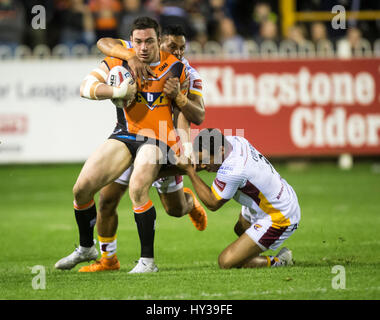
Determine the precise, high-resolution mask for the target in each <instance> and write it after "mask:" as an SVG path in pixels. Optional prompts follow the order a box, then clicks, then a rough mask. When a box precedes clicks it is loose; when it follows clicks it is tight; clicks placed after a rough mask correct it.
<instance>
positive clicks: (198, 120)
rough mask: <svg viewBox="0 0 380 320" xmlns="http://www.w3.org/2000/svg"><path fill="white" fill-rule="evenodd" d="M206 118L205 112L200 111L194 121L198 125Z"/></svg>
mask: <svg viewBox="0 0 380 320" xmlns="http://www.w3.org/2000/svg"><path fill="white" fill-rule="evenodd" d="M204 120H205V112H204V111H203V112H199V113H198V114H197V115H196V116H195V117H194V119H193V121H192V122H193V123H194V124H195V125H197V126H200V125H201V124H202V122H203V121H204Z"/></svg>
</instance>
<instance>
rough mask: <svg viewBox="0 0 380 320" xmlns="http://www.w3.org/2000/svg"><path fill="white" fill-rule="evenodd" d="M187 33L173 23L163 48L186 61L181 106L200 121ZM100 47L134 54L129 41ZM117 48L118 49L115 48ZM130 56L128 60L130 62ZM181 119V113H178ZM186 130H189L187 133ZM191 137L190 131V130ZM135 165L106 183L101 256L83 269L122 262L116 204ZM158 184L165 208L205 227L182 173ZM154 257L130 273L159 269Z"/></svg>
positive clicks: (110, 266) (102, 268)
mask: <svg viewBox="0 0 380 320" xmlns="http://www.w3.org/2000/svg"><path fill="white" fill-rule="evenodd" d="M185 45H186V39H185V33H184V31H183V30H182V28H181V27H179V26H170V27H168V28H166V29H165V30H163V32H162V42H161V50H163V51H168V52H170V53H172V54H173V55H175V56H176V57H177V58H178V59H179V60H180V61H182V63H184V64H185V65H186V68H187V71H188V73H189V81H190V84H189V85H190V88H189V93H188V94H187V98H188V102H187V103H186V104H185V105H183V106H181V107H182V108H181V111H182V113H183V114H184V115H185V116H186V119H187V120H190V121H192V122H194V123H195V124H200V123H201V122H202V121H203V119H204V113H205V111H204V102H203V98H202V80H201V78H200V76H199V74H198V72H197V71H196V70H195V69H194V68H192V67H191V66H190V65H189V63H188V61H187V60H186V59H185V58H184V57H183V55H184V51H185ZM98 47H99V49H100V50H101V51H102V52H103V53H104V54H105V55H110V54H112V55H113V56H116V57H117V58H124V59H125V58H127V57H128V59H129V60H130V59H132V58H130V56H131V54H130V51H129V50H127V48H131V47H132V43H131V42H130V41H124V40H116V39H112V38H103V39H100V40H99V41H98ZM115 48H116V49H115ZM129 60H128V63H129ZM175 90H176V91H177V92H176V95H178V94H181V93H180V91H179V87H177V88H176V89H175ZM179 118H180V119H181V117H180V116H179ZM186 119H183V121H184V122H185V123H184V124H182V127H186V128H187V129H190V123H189V122H187V121H186ZM185 134H186V133H185ZM187 135H188V137H186V138H185V139H187V140H188V141H190V136H189V133H188V134H187ZM185 147H187V148H189V147H190V150H186V149H185V154H186V152H189V153H187V156H190V154H191V153H192V145H191V143H190V142H188V144H185ZM132 170H133V166H131V167H130V168H129V169H128V170H126V171H125V172H124V173H123V174H122V175H121V176H120V177H119V178H118V179H117V180H116V181H115V182H113V183H111V184H109V185H108V186H106V187H104V188H103V189H102V190H101V191H100V198H99V211H98V219H97V231H98V239H99V244H100V250H101V254H102V258H101V259H100V261H97V262H95V263H93V264H91V265H89V266H85V267H82V268H81V269H80V270H79V271H80V272H97V271H105V270H115V269H118V268H119V266H120V264H119V262H118V260H117V257H116V249H117V240H116V230H117V224H118V216H117V211H116V208H117V206H118V204H119V202H120V199H121V197H122V196H123V195H124V193H125V191H126V190H127V188H128V184H129V179H130V176H131V174H132ZM153 186H154V187H156V189H157V191H158V194H159V197H160V199H161V202H162V204H163V206H164V209H165V211H166V212H167V213H168V214H169V215H171V216H174V217H182V216H184V215H186V214H189V217H190V219H191V220H192V222H193V224H194V225H195V227H196V228H197V229H198V230H204V229H205V228H206V225H207V214H206V212H205V210H204V209H203V208H202V206H201V205H200V203H199V202H198V200H197V199H196V197H195V195H194V194H193V192H192V191H191V189H189V188H183V179H182V176H180V175H176V176H168V177H163V178H160V179H158V180H157V181H155V182H154V184H153ZM152 258H153V257H142V258H141V259H140V260H139V262H138V264H137V265H136V267H135V268H134V269H133V270H132V271H130V273H143V272H154V271H157V270H158V269H157V267H156V266H155V264H154V263H153V260H152Z"/></svg>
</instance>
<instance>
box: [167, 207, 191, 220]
mask: <svg viewBox="0 0 380 320" xmlns="http://www.w3.org/2000/svg"><path fill="white" fill-rule="evenodd" d="M165 211H166V213H167V214H168V215H169V216H171V217H176V218H180V217H183V216H184V215H185V214H186V213H187V212H186V208H184V207H183V206H178V207H173V206H165Z"/></svg>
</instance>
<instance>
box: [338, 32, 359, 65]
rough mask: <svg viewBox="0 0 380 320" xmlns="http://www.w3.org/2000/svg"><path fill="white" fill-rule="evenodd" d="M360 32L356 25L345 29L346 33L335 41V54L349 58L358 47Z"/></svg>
mask: <svg viewBox="0 0 380 320" xmlns="http://www.w3.org/2000/svg"><path fill="white" fill-rule="evenodd" d="M361 41H362V33H361V31H360V30H359V29H358V28H356V27H350V28H348V29H347V35H346V37H344V38H343V39H341V40H339V41H338V42H337V55H338V57H340V58H350V57H352V56H353V53H354V51H355V50H358V49H359V48H360V44H361Z"/></svg>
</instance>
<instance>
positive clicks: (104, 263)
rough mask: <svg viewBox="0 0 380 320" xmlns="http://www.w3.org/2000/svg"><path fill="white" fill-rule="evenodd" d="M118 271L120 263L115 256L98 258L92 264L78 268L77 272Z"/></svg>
mask: <svg viewBox="0 0 380 320" xmlns="http://www.w3.org/2000/svg"><path fill="white" fill-rule="evenodd" d="M119 269H120V262H119V260H117V257H116V255H115V256H113V257H111V258H100V260H96V261H95V262H94V263H93V264H90V265H88V266H84V267H82V268H80V269H79V270H78V271H79V272H99V271H113V270H119Z"/></svg>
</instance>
